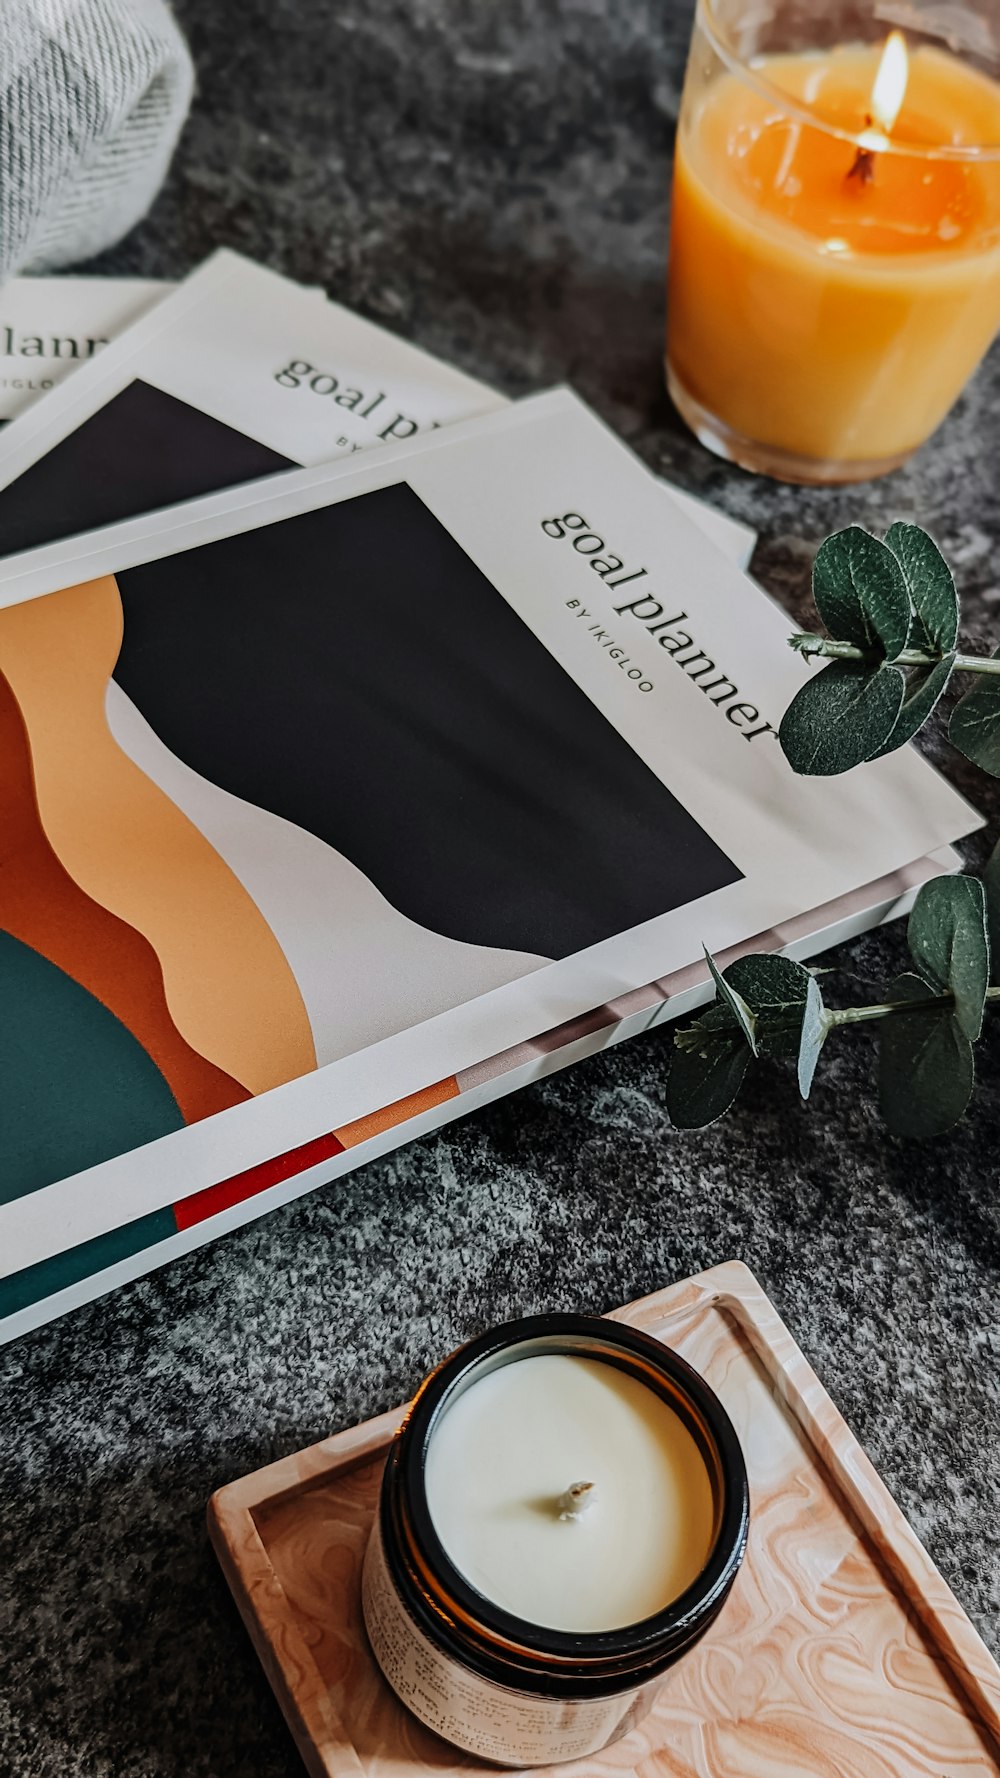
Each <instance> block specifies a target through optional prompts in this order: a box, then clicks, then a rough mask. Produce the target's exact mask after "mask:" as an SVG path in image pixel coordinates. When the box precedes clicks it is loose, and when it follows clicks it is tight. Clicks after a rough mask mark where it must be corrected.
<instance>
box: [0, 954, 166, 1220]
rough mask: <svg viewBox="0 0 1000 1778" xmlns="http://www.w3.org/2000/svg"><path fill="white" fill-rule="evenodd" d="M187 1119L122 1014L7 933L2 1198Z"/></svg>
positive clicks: (0, 1078)
mask: <svg viewBox="0 0 1000 1778" xmlns="http://www.w3.org/2000/svg"><path fill="white" fill-rule="evenodd" d="M183 1127H184V1119H183V1118H182V1116H181V1114H180V1110H179V1108H178V1105H177V1101H176V1099H175V1098H174V1095H173V1093H172V1092H171V1091H170V1088H169V1087H168V1085H167V1083H166V1081H165V1080H164V1078H163V1075H162V1074H161V1073H160V1070H159V1069H158V1068H157V1066H156V1064H155V1062H153V1061H152V1060H151V1059H150V1057H149V1056H148V1055H147V1054H146V1051H145V1050H144V1049H143V1047H142V1045H141V1044H140V1043H138V1042H137V1041H136V1039H135V1038H134V1037H133V1036H132V1033H131V1031H129V1030H127V1029H126V1027H125V1026H124V1025H123V1024H122V1022H121V1020H120V1019H117V1018H116V1017H115V1015H114V1013H113V1012H109V1011H108V1008H107V1007H106V1006H104V1005H103V1004H102V1002H101V1001H100V1000H97V999H96V998H95V997H94V995H93V994H90V993H88V992H87V989H86V988H81V986H80V984H79V982H75V981H74V980H73V978H72V976H68V975H66V974H65V973H64V972H63V970H61V969H58V968H57V967H56V965H55V964H54V963H50V962H49V961H48V959H47V958H45V957H41V956H39V954H38V952H37V951H33V950H32V949H31V947H30V946H29V945H26V944H22V943H21V941H20V939H17V938H14V937H12V935H11V934H10V933H9V932H0V1204H9V1203H12V1202H13V1200H14V1199H15V1198H21V1197H24V1196H25V1195H26V1194H27V1193H28V1192H33V1191H38V1190H39V1189H40V1188H41V1187H42V1186H44V1185H51V1184H52V1182H53V1181H54V1180H56V1179H63V1178H65V1177H66V1176H67V1174H71V1173H79V1172H81V1171H82V1170H83V1168H85V1167H94V1166H96V1165H97V1164H98V1162H100V1161H106V1160H110V1159H111V1157H112V1155H116V1154H126V1153H127V1152H128V1151H129V1149H132V1148H139V1147H141V1145H142V1144H143V1143H144V1142H152V1141H153V1139H154V1137H156V1136H165V1135H167V1134H168V1132H169V1131H171V1130H181V1129H183ZM54 1232H56V1231H54Z"/></svg>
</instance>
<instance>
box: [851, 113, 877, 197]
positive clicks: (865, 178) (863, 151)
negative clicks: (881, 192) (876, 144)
mask: <svg viewBox="0 0 1000 1778" xmlns="http://www.w3.org/2000/svg"><path fill="white" fill-rule="evenodd" d="M872 121H873V120H872V116H871V113H870V112H868V113H866V116H865V129H866V130H870V129H871V127H872ZM847 177H848V179H856V180H857V181H858V184H859V185H870V184H871V182H872V180H873V179H874V177H875V155H874V153H873V151H872V149H871V148H869V147H866V145H865V144H864V143H863V142H859V143H858V146H857V150H856V151H855V155H854V160H853V162H852V164H851V166H850V167H849V168H848V172H847Z"/></svg>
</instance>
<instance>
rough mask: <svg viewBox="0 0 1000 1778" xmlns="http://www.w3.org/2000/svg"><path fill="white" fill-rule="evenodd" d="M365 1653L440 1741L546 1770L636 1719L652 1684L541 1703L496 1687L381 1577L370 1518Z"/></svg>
mask: <svg viewBox="0 0 1000 1778" xmlns="http://www.w3.org/2000/svg"><path fill="white" fill-rule="evenodd" d="M362 1605H363V1610H364V1619H365V1627H366V1629H367V1631H368V1640H369V1642H370V1643H371V1647H372V1652H373V1654H374V1656H375V1659H376V1661H377V1662H378V1664H379V1666H380V1668H381V1669H382V1672H383V1674H384V1676H385V1678H386V1679H387V1680H388V1682H389V1684H390V1685H391V1687H392V1689H393V1691H394V1692H395V1693H396V1696H397V1697H398V1698H400V1699H401V1700H402V1702H403V1703H404V1704H405V1705H406V1706H407V1708H408V1709H409V1710H411V1711H412V1712H413V1715H414V1716H416V1717H419V1719H420V1721H421V1722H423V1723H426V1725H427V1727H428V1728H430V1729H433V1730H434V1732H435V1733H436V1734H438V1735H441V1736H442V1737H443V1738H444V1740H446V1741H450V1742H451V1743H452V1745H453V1746H455V1747H462V1748H464V1749H465V1750H466V1751H467V1752H468V1753H473V1754H476V1755H478V1757H479V1758H480V1759H485V1760H493V1761H495V1762H496V1763H498V1764H500V1765H509V1766H537V1765H551V1764H554V1763H556V1762H558V1761H561V1760H571V1759H583V1758H585V1757H586V1756H587V1755H588V1754H592V1753H598V1752H599V1751H600V1749H601V1748H602V1747H607V1746H608V1744H609V1743H610V1742H611V1741H616V1740H617V1739H618V1738H619V1736H620V1735H623V1734H625V1733H626V1731H627V1730H628V1729H630V1728H632V1726H633V1725H634V1724H635V1723H636V1722H638V1721H640V1720H641V1718H642V1717H643V1716H644V1715H645V1713H646V1710H647V1709H648V1707H649V1705H650V1704H651V1703H652V1693H653V1691H654V1690H655V1689H656V1686H657V1682H656V1681H653V1682H652V1683H651V1684H650V1685H647V1686H644V1687H641V1688H640V1689H639V1690H638V1691H632V1692H616V1693H615V1695H614V1696H613V1697H610V1698H544V1697H539V1696H537V1695H536V1694H535V1693H533V1692H519V1691H515V1690H513V1689H512V1688H511V1687H509V1686H504V1685H497V1684H495V1683H494V1682H493V1681H491V1680H488V1679H483V1678H481V1677H480V1675H479V1674H478V1673H472V1672H470V1670H469V1669H468V1668H467V1667H463V1666H461V1665H460V1663H459V1662H458V1661H456V1660H454V1659H453V1658H452V1657H451V1656H450V1655H448V1654H445V1653H444V1652H443V1650H441V1649H439V1648H438V1647H437V1646H436V1645H435V1644H434V1643H433V1642H431V1640H430V1639H429V1637H427V1636H426V1635H425V1634H424V1632H423V1630H421V1628H420V1626H419V1625H418V1624H417V1623H416V1622H415V1621H414V1619H413V1618H412V1617H411V1615H410V1613H409V1611H408V1610H407V1608H406V1606H405V1605H404V1603H403V1601H402V1599H401V1598H400V1596H399V1594H398V1592H397V1591H396V1588H395V1585H394V1583H393V1580H392V1577H391V1575H390V1573H389V1569H388V1565H387V1563H386V1559H385V1550H384V1547H383V1543H382V1533H381V1528H380V1526H379V1522H378V1517H377V1515H376V1519H375V1523H374V1525H373V1527H372V1533H371V1537H370V1538H369V1541H368V1549H367V1551H366V1554H365V1564H364V1578H363V1582H362Z"/></svg>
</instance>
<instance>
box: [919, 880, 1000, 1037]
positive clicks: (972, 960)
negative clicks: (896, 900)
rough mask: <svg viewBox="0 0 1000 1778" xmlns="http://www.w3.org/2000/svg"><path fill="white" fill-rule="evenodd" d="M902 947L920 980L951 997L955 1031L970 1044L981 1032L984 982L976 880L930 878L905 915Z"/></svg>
mask: <svg viewBox="0 0 1000 1778" xmlns="http://www.w3.org/2000/svg"><path fill="white" fill-rule="evenodd" d="M906 942H907V944H908V945H909V948H910V956H911V957H912V958H913V961H914V963H915V964H916V966H917V968H918V970H919V971H920V974H921V976H922V977H923V979H924V981H925V982H928V983H929V984H930V986H931V987H932V988H935V989H936V990H937V992H938V993H939V994H948V993H950V994H952V995H953V996H954V1001H955V1018H956V1020H957V1021H958V1027H959V1030H960V1031H961V1032H962V1034H963V1035H964V1036H965V1037H968V1038H969V1039H970V1040H971V1041H972V1042H973V1043H974V1042H975V1041H976V1038H977V1037H978V1036H979V1034H980V1032H981V1031H982V1028H983V1008H984V1006H985V1004H986V990H987V988H988V987H989V983H990V941H989V939H988V937H987V933H986V891H985V889H984V888H983V885H982V883H981V882H980V881H979V878H978V877H935V878H934V879H933V881H932V882H930V883H925V884H924V886H923V888H922V889H921V891H920V893H919V895H918V896H917V899H916V901H915V902H914V904H913V912H912V913H911V915H910V919H909V923H908V925H907V928H906Z"/></svg>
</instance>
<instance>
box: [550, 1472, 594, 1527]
mask: <svg viewBox="0 0 1000 1778" xmlns="http://www.w3.org/2000/svg"><path fill="white" fill-rule="evenodd" d="M596 1498H597V1489H596V1487H595V1486H594V1483H593V1482H573V1483H572V1484H571V1486H570V1487H568V1488H567V1489H566V1491H565V1493H564V1494H560V1496H559V1499H558V1502H557V1505H558V1508H559V1517H560V1519H567V1520H568V1521H569V1522H570V1523H571V1524H575V1523H576V1522H577V1521H578V1520H579V1519H581V1518H582V1517H583V1514H584V1513H585V1512H586V1510H587V1508H588V1506H593V1504H594V1501H595V1500H596Z"/></svg>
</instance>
